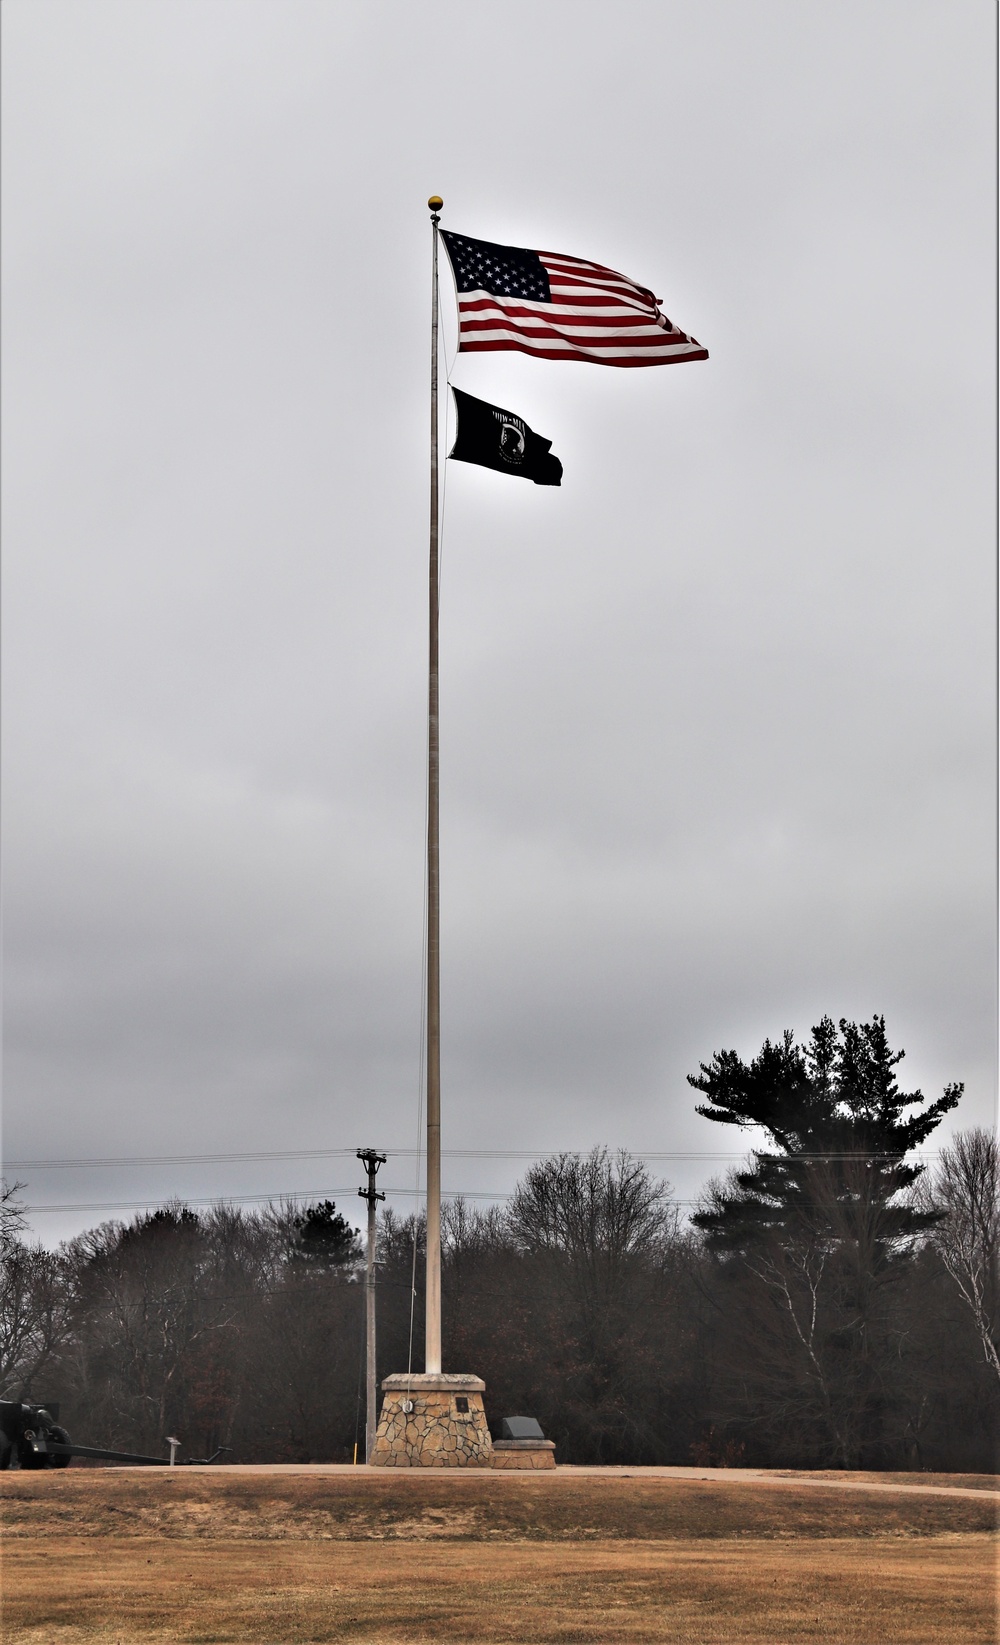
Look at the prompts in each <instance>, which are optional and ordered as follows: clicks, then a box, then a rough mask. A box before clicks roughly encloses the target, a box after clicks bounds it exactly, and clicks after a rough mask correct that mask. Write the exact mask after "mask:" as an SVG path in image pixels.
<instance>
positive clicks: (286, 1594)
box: [2, 1469, 996, 1645]
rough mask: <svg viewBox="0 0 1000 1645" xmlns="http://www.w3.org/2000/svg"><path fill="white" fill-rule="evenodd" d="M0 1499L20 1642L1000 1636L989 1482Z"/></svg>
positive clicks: (124, 1492) (168, 1484) (51, 1484)
mask: <svg viewBox="0 0 1000 1645" xmlns="http://www.w3.org/2000/svg"><path fill="white" fill-rule="evenodd" d="M910 1477H911V1479H912V1476H910ZM2 1492H3V1499H4V1519H5V1533H6V1534H5V1542H6V1553H5V1560H4V1589H5V1616H4V1630H3V1638H4V1640H5V1641H7V1642H9V1645H29V1642H30V1645H78V1642H79V1645H84V1642H86V1645H139V1642H142V1645H146V1642H150V1645H152V1642H166V1641H170V1642H172V1645H173V1642H176V1645H195V1642H197V1645H203V1642H210V1641H211V1642H215V1641H218V1642H223V1641H247V1642H258V1641H260V1642H264V1645H313V1642H315V1645H319V1642H321V1641H345V1642H346V1641H358V1642H360V1645H430V1642H433V1645H459V1642H462V1641H465V1642H468V1645H473V1642H475V1645H484V1642H496V1645H507V1642H519V1645H548V1642H550V1641H551V1642H553V1645H555V1642H559V1645H564V1642H571V1641H581V1642H582V1641H587V1642H590V1641H592V1642H594V1645H604V1642H608V1645H618V1642H622V1645H624V1642H626V1641H629V1642H631V1641H637V1642H643V1641H647V1640H661V1641H674V1640H676V1641H681V1640H683V1641H684V1645H723V1642H726V1645H729V1642H730V1641H733V1642H740V1645H786V1642H788V1645H791V1642H798V1641H807V1640H820V1639H822V1640H823V1641H824V1642H825V1645H897V1642H898V1645H933V1642H940V1645H944V1642H945V1641H947V1642H948V1645H973V1642H975V1645H986V1642H989V1641H991V1640H993V1638H994V1615H995V1580H994V1579H995V1570H996V1565H995V1553H996V1546H995V1539H994V1537H993V1535H992V1534H991V1532H992V1528H993V1526H994V1523H995V1515H996V1503H995V1500H993V1499H990V1498H989V1497H985V1496H984V1497H982V1499H981V1500H977V1498H976V1497H972V1496H966V1497H947V1496H943V1495H933V1494H932V1493H930V1492H928V1494H927V1495H926V1497H925V1496H922V1495H919V1494H917V1493H913V1492H907V1493H902V1492H901V1493H900V1494H899V1495H896V1494H895V1493H884V1492H883V1493H875V1492H873V1491H865V1490H859V1491H839V1490H838V1491H834V1490H830V1489H829V1488H824V1487H823V1486H822V1485H814V1486H811V1487H810V1486H809V1485H808V1483H805V1482H803V1483H802V1484H801V1485H795V1486H792V1485H784V1486H782V1487H781V1488H780V1489H779V1488H767V1487H766V1486H761V1485H760V1484H758V1485H756V1486H754V1485H753V1484H751V1483H750V1482H749V1481H747V1482H743V1483H741V1482H740V1481H739V1478H738V1476H733V1475H730V1476H728V1478H726V1479H725V1480H722V1479H720V1480H718V1481H716V1480H714V1479H713V1480H711V1481H704V1482H702V1481H694V1480H678V1479H669V1478H662V1477H659V1478H655V1479H653V1478H645V1479H644V1478H642V1477H641V1476H639V1477H632V1478H627V1477H622V1476H620V1475H617V1476H603V1477H602V1476H595V1475H587V1476H577V1477H574V1476H573V1474H572V1472H571V1471H567V1472H565V1473H561V1474H555V1475H552V1474H550V1475H547V1476H537V1475H536V1476H522V1477H518V1476H513V1477H512V1476H510V1475H497V1476H491V1475H489V1474H476V1475H462V1476H455V1475H441V1474H433V1475H429V1474H424V1473H420V1474H403V1473H400V1474H376V1475H372V1474H369V1473H367V1471H366V1472H365V1473H364V1474H360V1475H359V1474H353V1473H350V1472H346V1471H345V1472H344V1473H341V1474H339V1475H324V1474H319V1473H316V1472H314V1471H312V1470H309V1469H303V1470H302V1472H301V1473H299V1474H278V1475H275V1474H265V1473H261V1474H255V1473H250V1472H247V1473H245V1474H243V1473H238V1472H235V1471H234V1472H232V1473H226V1474H221V1473H218V1474H212V1473H208V1472H205V1473H194V1472H191V1473H189V1472H188V1471H187V1470H181V1469H178V1470H175V1471H174V1472H173V1473H171V1472H169V1471H168V1470H164V1471H163V1472H162V1473H158V1474H155V1475H154V1474H145V1473H138V1472H135V1473H131V1472H123V1471H119V1470H112V1469H108V1470H102V1471H97V1470H93V1471H90V1470H80V1471H76V1470H72V1469H70V1470H67V1471H66V1472H60V1473H52V1474H48V1473H42V1474H28V1473H25V1474H12V1475H8V1476H7V1477H6V1478H5V1480H4V1481H3V1487H2Z"/></svg>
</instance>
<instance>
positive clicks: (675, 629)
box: [5, 0, 994, 1238]
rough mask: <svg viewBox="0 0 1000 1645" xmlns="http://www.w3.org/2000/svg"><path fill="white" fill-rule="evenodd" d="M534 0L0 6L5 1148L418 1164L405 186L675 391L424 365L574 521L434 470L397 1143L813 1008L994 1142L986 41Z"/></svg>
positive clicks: (416, 538)
mask: <svg viewBox="0 0 1000 1645" xmlns="http://www.w3.org/2000/svg"><path fill="white" fill-rule="evenodd" d="M568 10H569V8H567V7H565V6H561V5H558V4H556V5H552V6H549V7H542V8H539V7H537V6H532V7H530V8H529V7H528V6H527V5H523V4H514V5H512V6H508V7H507V8H506V10H505V12H504V14H503V23H502V25H501V26H498V17H497V14H495V13H494V12H492V11H489V10H487V9H483V8H475V7H468V6H458V5H450V4H434V5H431V6H430V7H427V6H425V7H422V8H419V10H417V11H412V10H411V11H407V10H405V8H399V7H396V8H391V9H380V8H374V9H373V8H370V7H366V6H362V5H357V6H354V5H348V4H343V5H338V6H336V7H331V6H326V5H318V4H312V3H299V0H286V3H285V4H284V5H283V6H281V7H280V8H279V7H275V6H272V5H270V4H257V3H255V0H240V3H239V4H238V5H237V4H231V3H229V0H215V4H214V5H213V6H211V7H205V6H203V5H201V4H189V3H187V0H171V3H170V4H169V5H166V4H161V3H159V0H150V3H148V4H145V5H143V6H135V5H134V4H133V3H131V0H130V3H128V4H121V5H120V4H107V3H104V0H91V3H90V4H89V5H88V6H87V7H84V8H80V7H77V6H75V5H70V4H67V3H63V0H51V3H49V4H47V5H46V6H44V7H41V6H37V5H29V4H27V3H25V0H9V4H8V6H7V7H6V8H5V31H6V37H7V38H6V52H5V73H6V76H7V86H6V90H5V104H6V109H7V115H6V118H7V137H6V178H5V212H6V219H7V222H6V236H5V240H6V261H7V293H8V294H7V326H6V339H5V352H6V390H7V418H6V487H5V489H6V527H5V530H6V545H7V552H6V597H5V609H6V642H5V652H6V690H5V703H6V733H5V759H6V781H5V793H6V840H7V844H6V933H7V934H6V979H7V981H6V1019H7V1030H6V1034H7V1052H6V1110H5V1150H6V1153H7V1155H8V1156H9V1157H11V1158H37V1157H47V1158H48V1157H53V1156H55V1155H59V1156H84V1155H110V1154H118V1153H121V1154H155V1153H159V1152H194V1151H197V1150H201V1149H204V1150H212V1151H227V1150H236V1149H259V1150H266V1149H274V1148H281V1147H289V1146H290V1147H296V1146H300V1147H303V1148H310V1147H316V1148H322V1147H331V1148H333V1147H342V1146H354V1145H358V1144H364V1143H369V1142H375V1143H379V1144H380V1145H387V1146H390V1147H394V1146H395V1147H405V1146H409V1145H410V1144H411V1143H412V1139H413V1135H414V1130H415V1124H416V1116H415V1106H416V1093H417V1069H418V1057H419V1013H420V966H421V953H420V949H421V917H422V916H421V897H422V828H423V804H424V801H423V764H422V762H423V748H424V725H423V715H424V703H425V683H424V667H425V660H424V645H425V636H424V600H425V581H426V567H425V556H426V511H427V500H426V485H427V481H426V451H425V442H426V420H427V410H426V378H427V350H428V343H427V318H428V301H429V295H428V274H429V244H428V231H427V225H426V220H425V216H424V207H423V202H424V200H425V198H426V196H427V194H428V193H429V192H430V190H431V189H439V190H440V191H441V192H442V193H443V195H444V196H445V200H446V208H445V219H446V221H447V222H448V223H451V224H452V225H453V226H455V227H456V228H458V229H460V230H462V231H465V232H468V233H471V234H481V235H484V236H486V237H489V238H493V239H498V240H509V241H510V242H512V243H516V244H524V245H536V246H540V247H543V248H550V249H557V250H566V251H570V252H574V253H577V254H579V255H584V256H592V257H595V258H598V259H602V260H606V261H608V262H610V263H612V264H613V265H614V266H616V267H619V268H622V269H624V270H626V271H627V272H629V273H630V274H632V275H634V276H635V277H636V278H638V279H640V280H642V281H644V282H649V283H655V285H656V289H657V292H658V293H661V294H662V296H663V300H664V306H665V308H666V311H667V313H668V314H670V315H671V317H673V318H674V319H676V320H677V321H678V323H679V324H681V325H682V326H684V327H685V328H688V329H690V330H691V331H693V333H694V334H695V335H696V336H698V337H699V338H701V339H702V340H703V341H704V342H705V343H706V344H707V346H708V347H709V349H710V351H711V355H712V358H711V360H710V361H709V362H708V364H706V365H693V366H688V367H685V368H683V369H682V370H678V371H667V372H657V371H651V372H612V371H601V370H599V369H594V370H588V369H587V368H579V369H577V368H575V367H574V368H569V367H568V368H566V369H565V370H562V369H560V368H559V367H554V366H553V367H548V366H545V365H543V364H541V363H539V362H535V361H529V360H526V359H523V358H519V357H516V356H498V357H496V358H495V359H493V358H490V359H471V360H468V359H464V358H463V359H460V360H459V361H458V362H457V364H456V366H455V380H456V381H457V382H458V383H459V384H460V385H461V386H463V387H466V388H468V389H469V390H470V391H471V392H474V393H477V394H481V395H483V396H484V397H486V398H491V399H494V400H495V401H496V402H497V403H499V404H501V405H509V406H512V407H514V408H516V409H517V410H518V411H520V412H521V413H522V414H523V415H524V416H525V417H526V418H527V419H528V421H529V422H530V423H531V424H532V426H533V427H535V428H536V429H539V430H540V431H542V432H544V433H545V434H546V435H547V436H548V437H550V438H552V439H553V441H554V448H555V450H556V451H557V453H558V454H559V456H560V457H561V458H562V460H563V462H564V464H565V467H566V480H565V484H564V486H563V488H562V490H561V491H559V492H556V493H546V492H541V491H539V490H538V489H536V488H534V487H528V486H524V487H518V486H508V485H506V484H505V482H504V480H503V478H502V477H498V476H496V475H492V474H487V473H481V472H479V471H477V470H474V469H465V470H464V471H458V470H456V472H454V473H452V474H450V475H449V478H448V492H447V505H446V543H445V564H444V587H443V600H444V605H443V633H442V644H443V669H444V674H443V735H444V756H443V758H444V766H443V803H444V814H443V852H444V859H443V861H444V880H443V886H444V890H443V896H444V906H443V917H444V944H445V945H444V1032H445V1047H444V1056H445V1064H444V1067H445V1076H444V1077H445V1103H446V1110H445V1112H446V1133H447V1134H446V1144H447V1142H448V1140H449V1139H450V1141H451V1145H452V1146H455V1147H481V1148H486V1149H489V1148H495V1149H502V1148H504V1147H507V1146H509V1147H512V1148H525V1149H534V1148H537V1149H539V1150H545V1149H549V1148H555V1147H560V1146H562V1147H574V1146H581V1147H583V1146H588V1145H590V1144H591V1143H593V1142H596V1141H608V1142H610V1143H612V1144H618V1143H621V1144H623V1145H625V1146H628V1147H633V1148H636V1149H643V1148H646V1149H652V1150H659V1151H669V1150H696V1149H699V1148H704V1149H706V1150H708V1149H713V1148H715V1149H717V1148H719V1147H725V1146H726V1145H727V1143H728V1140H729V1139H728V1136H727V1135H724V1134H722V1135H721V1137H720V1133H719V1131H718V1129H717V1128H716V1127H709V1126H708V1124H707V1123H706V1122H703V1121H701V1120H699V1119H698V1118H697V1117H696V1116H695V1115H694V1113H693V1103H692V1101H691V1096H692V1093H690V1091H689V1090H688V1089H687V1087H686V1085H685V1083H684V1075H685V1074H686V1073H687V1072H689V1071H692V1070H693V1069H694V1067H695V1065H696V1064H697V1062H698V1061H699V1060H700V1059H702V1058H704V1057H707V1056H708V1055H709V1054H710V1053H711V1051H712V1050H714V1049H716V1048H717V1047H719V1046H721V1045H737V1046H738V1047H739V1048H740V1049H741V1050H743V1051H744V1052H750V1051H752V1050H753V1049H755V1047H756V1045H758V1044H759V1042H760V1040H761V1039H762V1038H763V1036H764V1035H765V1034H766V1033H775V1032H778V1031H780V1030H781V1029H782V1028H783V1027H784V1026H786V1025H787V1026H791V1027H793V1028H795V1029H796V1030H797V1031H799V1032H800V1033H805V1032H806V1031H807V1030H808V1027H809V1025H810V1023H811V1022H813V1021H815V1020H816V1019H817V1017H818V1016H819V1015H820V1014H821V1013H822V1012H823V1011H826V1010H829V1011H831V1012H833V1013H834V1014H841V1013H845V1014H847V1015H849V1016H853V1017H863V1016H868V1015H870V1014H871V1013H872V1012H873V1011H876V1010H882V1011H884V1012H885V1013H886V1016H887V1018H888V1020H889V1025H890V1029H891V1032H892V1037H893V1039H894V1041H895V1042H896V1043H902V1044H904V1045H906V1046H907V1049H908V1052H909V1057H908V1061H907V1064H906V1065H905V1068H906V1070H907V1071H908V1072H909V1074H910V1077H911V1079H912V1081H913V1082H914V1083H922V1084H923V1085H924V1088H925V1089H927V1090H930V1091H933V1090H936V1089H938V1088H939V1087H940V1086H941V1084H943V1083H944V1081H945V1080H948V1079H952V1078H964V1079H965V1080H966V1081H967V1084H968V1096H967V1098H966V1100H965V1102H964V1104H963V1106H962V1107H961V1108H960V1110H959V1111H958V1113H957V1115H956V1116H955V1122H956V1124H971V1123H975V1122H980V1123H982V1122H986V1121H988V1120H989V1118H990V1116H991V1115H992V1113H993V1106H992V1105H993V1061H994V1056H993V1046H994V1037H993V1020H994V981H993V977H994V951H993V925H992V911H993V835H992V821H993V798H992V796H993V788H992V781H993V777H992V772H993V746H994V729H993V717H992V697H993V692H992V678H993V668H994V617H993V607H994V598H993V584H992V549H993V527H992V503H991V477H992V463H993V454H992V448H993V440H994V421H993V389H992V380H991V369H992V368H991V360H990V350H989V349H988V348H987V347H985V346H984V344H985V340H986V338H987V337H989V336H991V335H992V330H991V328H992V289H993V272H992V232H993V231H992V218H991V204H990V203H991V200H992V148H993V145H992V121H993V85H992V68H991V52H990V45H991V42H992V30H993V20H992V16H991V14H989V13H988V12H987V10H986V9H985V8H978V7H974V6H964V7H963V6H957V7H956V6H955V5H954V3H953V0H947V3H944V0H942V3H928V0H906V3H905V4H899V5H896V4H893V3H891V0H884V3H883V4H882V5H880V6H879V7H877V8H871V7H870V6H867V5H862V4H851V3H848V4H843V5H839V6H837V7H832V6H830V7H810V8H803V7H801V6H800V5H798V4H797V3H792V0H789V3H777V0H760V3H759V4H758V5H756V6H754V7H738V6H734V5H732V4H730V3H728V0H727V3H723V0H719V3H715V4H714V3H712V0H699V4H697V5H695V4H691V3H687V0H685V3H680V0H678V3H675V4H671V5H666V6H665V5H663V4H661V3H656V4H635V3H633V4H626V5H625V6H623V7H619V8H618V10H617V11H616V13H615V22H614V27H613V28H609V27H608V18H607V15H606V13H605V12H604V11H602V10H601V9H600V8H598V7H596V6H594V5H591V4H589V3H585V0H577V3H576V4H575V5H574V6H573V8H572V12H573V28H572V31H570V32H567V29H566V26H565V24H566V18H567V14H568ZM448 324H449V326H450V327H451V330H450V333H449V336H450V345H449V346H450V349H453V346H454V327H453V320H452V319H451V318H450V317H449V321H448ZM328 1169H329V1170H330V1171H332V1170H334V1169H335V1167H334V1166H330V1167H329V1168H327V1167H326V1166H324V1167H323V1172H327V1171H328ZM336 1169H338V1170H339V1167H338V1168H336ZM399 1169H400V1172H401V1176H400V1182H403V1181H404V1180H405V1181H409V1174H410V1166H409V1165H407V1166H406V1167H405V1170H404V1168H403V1166H402V1165H401V1166H400V1167H399ZM450 1169H451V1170H452V1173H453V1180H452V1183H451V1186H454V1187H466V1188H472V1189H482V1190H483V1191H488V1190H495V1191H497V1192H499V1191H502V1190H503V1189H505V1188H507V1187H509V1186H510V1184H511V1182H512V1181H513V1178H514V1175H515V1174H516V1170H517V1167H516V1165H515V1164H513V1163H510V1162H508V1163H503V1162H490V1161H484V1160H480V1161H467V1162H454V1164H453V1166H452V1167H450ZM664 1169H665V1170H667V1171H668V1174H671V1175H673V1177H674V1180H675V1181H676V1182H677V1184H678V1187H679V1189H680V1191H681V1192H682V1193H685V1194H691V1193H694V1192H695V1191H696V1189H697V1186H698V1183H699V1182H700V1181H701V1180H703V1178H704V1176H705V1175H707V1174H708V1171H709V1169H710V1166H709V1165H705V1164H686V1165H685V1164H683V1163H679V1164H678V1166H677V1168H676V1169H675V1168H673V1167H667V1166H665V1167H664ZM323 1172H320V1171H319V1168H318V1167H313V1166H307V1165H305V1164H291V1163H289V1164H282V1165H279V1164H277V1163H272V1164H261V1165H259V1166H249V1165H247V1166H240V1167H238V1168H237V1167H235V1166H233V1167H218V1168H215V1169H214V1170H213V1171H207V1170H206V1169H205V1168H195V1167H171V1168H170V1169H167V1168H165V1167H163V1168H154V1167H147V1168H136V1169H134V1170H132V1171H131V1172H115V1173H103V1174H102V1173H97V1172H94V1173H89V1174H88V1173H82V1172H81V1173H63V1174H59V1175H57V1174H54V1173H53V1174H51V1175H44V1174H42V1173H38V1174H36V1175H35V1176H34V1177H33V1178H32V1180H31V1183H30V1196H31V1198H32V1199H33V1200H37V1201H39V1202H43V1201H46V1200H47V1201H50V1202H52V1201H57V1200H61V1201H69V1200H72V1201H73V1202H76V1201H77V1200H80V1201H89V1200H94V1201H103V1200H105V1199H107V1198H109V1197H113V1194H116V1193H117V1194H120V1195H121V1196H122V1197H123V1198H125V1199H129V1200H131V1199H140V1198H142V1197H143V1196H144V1195H146V1194H152V1195H159V1194H163V1193H167V1192H171V1191H174V1190H177V1191H179V1192H186V1193H190V1194H194V1195H200V1194H209V1193H212V1192H216V1191H218V1192H231V1193H239V1192H245V1193H252V1192H258V1191H259V1192H268V1191H270V1190H272V1189H274V1190H279V1189H292V1188H299V1187H301V1188H311V1187H321V1186H322V1185H323V1184H322V1180H321V1178H322V1175H323ZM304 1174H305V1175H310V1176H316V1177H317V1180H316V1182H315V1183H314V1182H312V1181H306V1180H304ZM446 1177H447V1173H446ZM459 1178H461V1180H459ZM327 1180H332V1179H330V1178H329V1177H327ZM352 1182H353V1176H352V1175H351V1174H350V1173H349V1175H348V1179H347V1180H346V1185H347V1186H350V1185H351V1183H352ZM112 1183H113V1187H112ZM336 1186H340V1183H339V1180H338V1182H337V1183H336ZM88 1220H93V1219H92V1218H88V1217H87V1216H86V1215H84V1214H83V1213H67V1214H66V1215H65V1216H62V1217H56V1216H48V1217H44V1218H43V1217H39V1219H38V1226H39V1228H40V1229H41V1230H42V1231H43V1232H44V1235H45V1237H47V1238H48V1237H53V1236H54V1235H55V1234H56V1233H64V1232H67V1231H69V1230H70V1229H72V1228H75V1227H79V1226H81V1225H83V1224H84V1223H86V1222H87V1221H88Z"/></svg>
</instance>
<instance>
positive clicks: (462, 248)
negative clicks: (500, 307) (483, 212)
mask: <svg viewBox="0 0 1000 1645" xmlns="http://www.w3.org/2000/svg"><path fill="white" fill-rule="evenodd" d="M441 238H442V239H443V241H444V243H445V245H446V247H447V249H448V256H449V257H450V258H451V266H452V268H453V269H454V271H455V284H456V285H457V286H458V289H459V291H488V292H490V293H491V294H492V295H493V296H494V297H526V298H528V299H529V301H531V302H533V303H551V301H552V293H551V292H550V290H549V277H548V274H547V273H546V272H545V268H544V266H543V264H542V260H541V258H540V257H539V256H538V254H537V253H536V252H534V251H522V250H521V247H520V246H497V245H494V244H493V241H492V240H468V239H466V238H465V236H464V235H462V234H451V233H449V231H448V230H447V229H442V230H441Z"/></svg>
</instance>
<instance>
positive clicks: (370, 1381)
mask: <svg viewBox="0 0 1000 1645" xmlns="http://www.w3.org/2000/svg"><path fill="white" fill-rule="evenodd" d="M358 1159H359V1160H361V1162H362V1164H363V1165H364V1168H365V1170H366V1172H367V1173H368V1187H367V1188H359V1189H358V1193H359V1195H360V1197H361V1198H362V1199H363V1200H367V1202H368V1251H367V1260H366V1263H365V1393H366V1401H365V1461H366V1462H370V1461H371V1459H372V1450H373V1448H374V1445H375V1428H376V1423H377V1420H378V1417H377V1412H376V1410H375V1206H376V1202H377V1201H378V1200H380V1199H385V1195H384V1194H380V1193H378V1192H377V1191H376V1188H375V1175H376V1173H377V1171H378V1168H379V1166H380V1165H384V1164H385V1160H386V1156H385V1155H384V1154H377V1153H376V1152H375V1150H374V1148H359V1149H358Z"/></svg>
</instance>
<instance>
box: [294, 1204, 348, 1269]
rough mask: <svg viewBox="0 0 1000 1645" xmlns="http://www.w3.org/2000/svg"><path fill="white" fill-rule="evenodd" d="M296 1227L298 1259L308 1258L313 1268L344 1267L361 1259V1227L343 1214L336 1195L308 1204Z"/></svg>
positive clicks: (300, 1260) (297, 1218)
mask: <svg viewBox="0 0 1000 1645" xmlns="http://www.w3.org/2000/svg"><path fill="white" fill-rule="evenodd" d="M295 1227H296V1229H297V1230H298V1233H297V1236H296V1240H295V1246H294V1249H293V1251H292V1260H293V1261H294V1262H305V1263H308V1264H309V1265H310V1266H311V1267H313V1268H342V1267H344V1266H345V1265H346V1264H348V1263H351V1262H357V1260H358V1258H359V1257H360V1255H361V1240H360V1238H359V1236H358V1232H357V1229H356V1228H352V1226H351V1224H350V1223H349V1222H348V1220H347V1218H346V1217H343V1216H341V1214H340V1212H339V1211H338V1210H337V1207H336V1205H335V1204H334V1202H333V1200H332V1199H325V1200H322V1201H321V1202H320V1203H319V1204H318V1205H309V1206H307V1207H306V1211H305V1215H304V1216H301V1217H296V1218H295Z"/></svg>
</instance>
